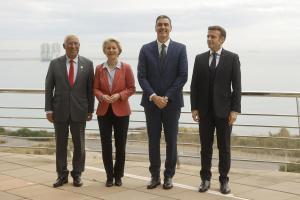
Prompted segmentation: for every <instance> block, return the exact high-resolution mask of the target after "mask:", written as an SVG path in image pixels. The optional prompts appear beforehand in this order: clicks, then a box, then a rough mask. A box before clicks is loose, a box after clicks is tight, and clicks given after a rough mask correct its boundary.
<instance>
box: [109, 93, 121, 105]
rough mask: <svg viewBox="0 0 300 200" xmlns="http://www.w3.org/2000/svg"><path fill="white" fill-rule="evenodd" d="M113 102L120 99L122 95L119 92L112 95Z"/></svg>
mask: <svg viewBox="0 0 300 200" xmlns="http://www.w3.org/2000/svg"><path fill="white" fill-rule="evenodd" d="M110 98H111V101H112V103H113V102H115V101H118V100H119V99H120V98H121V95H120V94H119V93H117V94H113V95H111V96H110Z"/></svg>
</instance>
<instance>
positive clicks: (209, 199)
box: [169, 191, 220, 200]
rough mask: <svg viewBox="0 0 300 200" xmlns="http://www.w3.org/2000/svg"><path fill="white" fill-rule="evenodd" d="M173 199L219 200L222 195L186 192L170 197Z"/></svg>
mask: <svg viewBox="0 0 300 200" xmlns="http://www.w3.org/2000/svg"><path fill="white" fill-rule="evenodd" d="M169 197H171V198H175V199H181V200H217V199H220V195H213V194H209V193H200V192H197V191H185V192H181V193H176V194H171V195H169Z"/></svg>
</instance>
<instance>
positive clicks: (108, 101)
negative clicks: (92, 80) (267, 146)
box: [101, 94, 112, 103]
mask: <svg viewBox="0 0 300 200" xmlns="http://www.w3.org/2000/svg"><path fill="white" fill-rule="evenodd" d="M101 98H102V101H105V102H106V103H112V99H111V96H109V95H107V94H104V95H102V97H101Z"/></svg>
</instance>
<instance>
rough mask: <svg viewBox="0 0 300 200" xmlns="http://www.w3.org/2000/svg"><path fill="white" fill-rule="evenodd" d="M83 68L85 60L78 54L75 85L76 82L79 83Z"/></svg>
mask: <svg viewBox="0 0 300 200" xmlns="http://www.w3.org/2000/svg"><path fill="white" fill-rule="evenodd" d="M83 68H84V65H83V62H82V61H81V59H80V56H78V66H77V75H76V77H75V82H74V86H75V84H77V82H78V80H79V77H80V76H81V73H82V70H83ZM74 86H73V87H74Z"/></svg>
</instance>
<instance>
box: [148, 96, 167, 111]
mask: <svg viewBox="0 0 300 200" xmlns="http://www.w3.org/2000/svg"><path fill="white" fill-rule="evenodd" d="M152 101H153V103H154V104H155V105H156V106H157V107H158V108H159V109H163V108H165V107H166V106H167V105H168V97H161V96H157V95H154V96H153V97H152Z"/></svg>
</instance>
